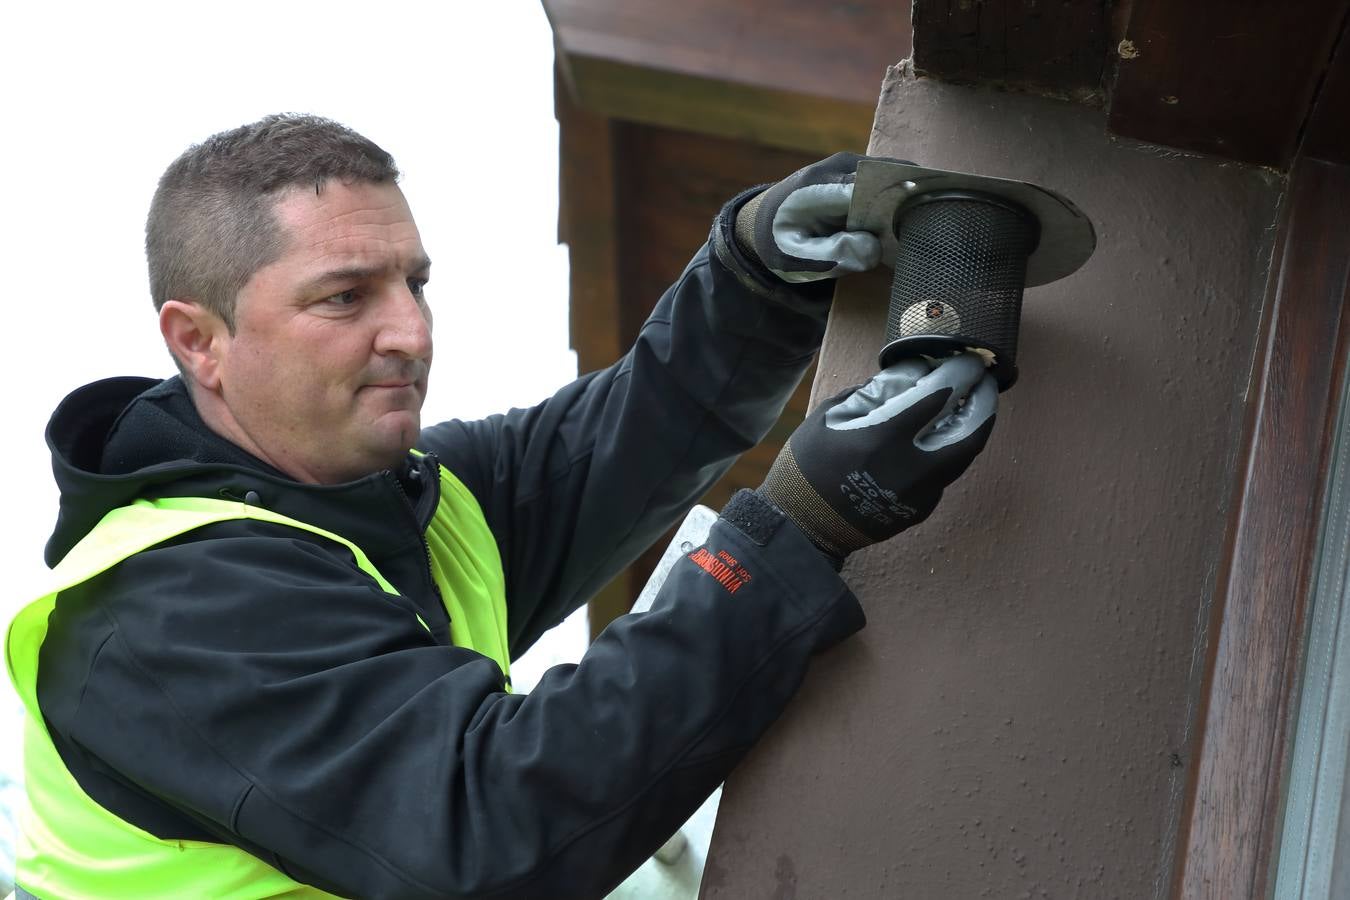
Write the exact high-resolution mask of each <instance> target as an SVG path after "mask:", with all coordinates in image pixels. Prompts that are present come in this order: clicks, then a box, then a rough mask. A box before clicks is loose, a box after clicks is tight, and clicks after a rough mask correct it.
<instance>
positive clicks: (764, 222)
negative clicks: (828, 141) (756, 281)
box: [736, 153, 881, 283]
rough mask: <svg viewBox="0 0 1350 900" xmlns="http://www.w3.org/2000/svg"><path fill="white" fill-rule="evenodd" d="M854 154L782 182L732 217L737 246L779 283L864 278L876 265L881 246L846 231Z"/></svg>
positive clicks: (868, 234)
mask: <svg viewBox="0 0 1350 900" xmlns="http://www.w3.org/2000/svg"><path fill="white" fill-rule="evenodd" d="M866 158H867V157H865V156H859V155H858V154H856V153H836V154H834V155H833V156H831V157H830V158H829V159H823V160H821V161H820V162H818V163H812V164H811V165H809V166H807V167H806V168H804V169H800V170H798V171H797V172H794V173H793V174H791V175H789V176H788V177H787V178H784V179H783V180H782V181H780V182H778V183H777V184H774V185H771V186H770V187H769V188H768V189H767V190H765V191H763V192H761V193H760V194H758V195H756V196H755V197H754V198H752V199H751V200H750V201H749V202H748V203H746V204H745V206H743V207H741V209H740V211H739V212H738V213H737V214H736V244H737V246H739V247H740V248H741V250H742V252H744V253H746V254H747V255H748V256H751V257H753V258H754V259H756V260H758V261H759V262H760V263H761V264H762V265H763V266H764V268H766V269H768V270H769V271H770V272H772V273H773V274H774V275H777V276H778V277H779V278H781V279H783V280H784V281H789V282H794V283H795V282H803V281H819V280H821V279H824V278H838V277H839V276H840V275H844V274H847V273H849V272H866V271H867V270H869V269H872V268H874V267H875V266H876V265H877V263H879V262H880V261H881V242H880V241H879V240H878V239H877V236H876V235H874V234H872V233H871V232H867V231H845V230H844V228H845V225H846V223H847V221H848V207H849V204H850V203H851V202H852V201H853V178H854V175H855V173H856V171H857V168H858V160H861V159H866Z"/></svg>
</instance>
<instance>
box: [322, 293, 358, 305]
mask: <svg viewBox="0 0 1350 900" xmlns="http://www.w3.org/2000/svg"><path fill="white" fill-rule="evenodd" d="M356 300H357V297H356V291H355V290H348V291H343V292H342V293H340V294H334V295H333V296H331V297H326V298H324V301H323V302H324V303H332V304H333V305H334V306H351V305H352V304H353V303H355V302H356Z"/></svg>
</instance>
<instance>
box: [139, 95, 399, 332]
mask: <svg viewBox="0 0 1350 900" xmlns="http://www.w3.org/2000/svg"><path fill="white" fill-rule="evenodd" d="M398 177H399V171H398V167H397V166H395V165H394V158H393V157H392V156H390V155H389V154H388V153H386V152H385V151H384V150H382V149H381V148H380V147H379V146H378V145H376V144H375V143H374V142H373V141H371V140H370V139H368V138H365V137H362V136H361V135H360V134H357V133H356V132H355V131H352V130H351V129H350V128H348V127H346V126H345V125H340V124H338V123H337V122H333V121H331V120H329V119H324V118H320V117H319V116H308V115H295V114H289V113H283V114H278V115H271V116H267V117H266V118H263V119H260V120H258V121H257V122H254V123H252V124H249V125H241V126H240V127H238V128H234V129H231V130H230V131H222V132H221V133H220V134H217V135H213V136H212V137H209V138H207V139H206V140H205V141H203V142H202V143H200V144H197V145H195V146H192V147H189V148H188V149H187V150H186V151H185V152H184V153H183V155H182V156H180V157H178V159H176V160H174V161H173V163H172V164H171V165H170V166H169V168H168V169H166V170H165V172H164V175H163V177H161V178H160V180H159V187H158V188H157V189H156V190H155V197H154V199H153V200H152V201H151V203H150V215H149V216H148V218H147V219H146V223H145V256H146V260H147V262H148V263H149V266H150V295H151V297H153V298H154V301H155V309H156V310H158V309H159V308H160V307H162V306H163V305H164V302H165V301H166V300H171V299H192V300H195V301H197V302H198V303H200V304H202V305H203V306H204V307H206V308H207V309H209V310H210V311H212V312H214V313H215V314H216V315H218V316H219V317H220V318H221V319H222V320H223V321H224V322H225V325H226V327H228V328H229V330H230V333H231V334H233V333H234V305H235V298H236V297H237V296H238V294H239V290H240V288H242V287H243V286H244V285H245V283H247V282H248V280H249V278H251V277H252V276H253V273H254V272H256V271H258V270H259V269H261V268H262V267H263V266H266V265H267V264H268V263H271V262H273V261H275V260H276V259H277V258H278V257H279V256H280V255H281V252H282V250H283V249H284V246H283V235H282V233H281V229H280V228H279V227H278V225H277V221H276V217H275V216H274V215H273V206H274V204H275V202H276V200H277V196H278V194H279V193H280V192H281V191H283V190H285V189H286V188H290V187H294V186H297V185H312V186H313V187H314V192H315V193H316V194H317V193H319V192H320V191H321V190H322V189H323V186H324V183H325V182H327V181H328V180H329V179H333V178H336V179H338V180H340V181H343V182H347V183H360V182H368V183H376V184H379V183H393V182H396V181H398Z"/></svg>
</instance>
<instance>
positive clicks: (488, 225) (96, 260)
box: [0, 0, 576, 764]
mask: <svg viewBox="0 0 1350 900" xmlns="http://www.w3.org/2000/svg"><path fill="white" fill-rule="evenodd" d="M0 29H3V32H4V34H5V42H4V43H5V49H4V52H3V53H0V84H3V85H4V86H5V87H4V90H3V92H0V108H2V109H3V121H2V122H0V129H3V132H2V133H0V164H2V167H3V169H2V170H3V172H4V176H3V177H4V180H5V189H4V190H3V192H0V200H2V201H3V210H2V214H0V241H2V243H0V246H3V248H4V272H5V276H4V278H5V291H4V295H5V297H6V298H7V303H6V304H5V309H4V312H3V321H4V323H5V325H4V336H5V341H4V346H5V352H4V353H3V354H0V365H3V367H4V368H3V371H2V372H0V375H2V376H3V381H2V382H0V383H3V385H4V386H5V389H6V396H5V407H6V409H5V414H4V420H5V426H4V436H5V444H4V472H5V478H4V482H5V488H4V494H5V499H6V503H5V512H6V514H5V515H4V516H3V517H2V518H0V529H3V531H2V532H0V540H3V544H0V546H3V547H4V548H5V554H4V562H5V567H6V576H7V577H6V588H5V590H4V591H3V593H0V622H4V621H7V620H8V616H9V614H10V612H12V611H13V610H14V609H16V608H17V606H18V605H19V604H20V603H21V602H23V601H25V600H27V599H30V595H31V594H33V593H34V592H35V591H36V590H37V589H38V587H39V585H40V584H41V583H42V580H43V576H44V574H45V571H46V570H45V568H44V566H43V565H42V562H41V553H42V547H43V544H44V543H45V541H46V538H47V535H48V534H49V532H50V528H51V524H52V522H53V521H54V519H55V513H56V491H55V488H54V486H53V485H52V482H51V475H50V471H51V470H50V463H49V457H48V453H47V449H46V446H45V444H44V442H43V430H44V428H45V426H46V422H47V417H48V416H49V415H50V413H51V410H52V409H53V408H54V406H55V405H56V404H57V403H58V402H59V401H60V399H61V398H62V397H63V396H65V394H66V393H68V392H69V391H70V390H72V389H73V388H75V387H77V386H79V385H81V384H84V383H86V382H89V381H92V380H94V379H98V378H103V377H108V376H113V375H131V374H134V375H149V376H155V377H166V376H168V375H170V374H172V373H173V367H172V363H171V362H170V360H169V357H168V355H167V352H166V351H165V350H164V348H163V345H162V344H161V342H160V338H159V334H158V331H157V328H156V323H155V316H154V312H153V308H152V306H151V303H150V296H149V291H148V288H147V278H146V273H145V257H144V252H143V248H142V235H143V228H144V223H145V213H146V209H147V207H148V205H149V202H150V196H151V193H152V192H153V191H154V188H155V184H156V182H157V180H158V178H159V175H160V173H161V172H162V171H163V170H164V168H165V166H167V165H168V164H169V162H171V161H172V160H173V159H174V158H175V157H176V156H177V155H178V154H179V153H180V152H182V150H184V149H185V148H186V147H187V146H188V145H189V144H192V143H196V142H198V141H200V140H202V139H204V138H206V137H208V136H209V135H211V134H213V133H215V132H217V131H221V130H223V129H226V128H230V127H233V126H235V125H239V124H242V123H244V122H248V121H252V120H254V119H257V118H259V117H261V116H263V115H266V114H268V113H272V112H279V111H292V112H310V113H317V114H320V115H324V116H328V117H330V118H333V119H337V120H338V121H341V122H343V123H345V124H347V125H350V126H352V127H353V128H355V129H357V130H358V131H360V132H362V133H364V134H366V135H367V136H368V137H370V138H372V139H373V140H375V141H376V142H377V143H379V144H380V145H381V146H383V147H384V148H385V149H386V150H388V151H389V152H390V153H392V154H393V155H394V158H395V159H396V160H397V161H398V164H399V167H400V168H401V169H402V170H403V173H404V176H403V182H402V185H403V190H404V192H405V194H406V195H407V196H408V200H409V203H410V204H411V207H412V210H413V214H414V216H415V218H416V219H417V223H418V226H419V228H420V230H421V233H422V240H423V244H424V245H425V246H426V248H427V251H428V253H429V254H430V255H431V257H432V260H433V270H432V276H433V277H432V283H431V285H430V287H429V289H428V290H429V296H430V298H431V302H432V304H433V306H434V308H435V309H436V333H435V338H436V364H435V367H434V369H433V371H432V378H431V389H430V392H429V395H428V398H427V405H426V410H425V413H424V421H426V422H430V421H438V420H441V419H446V418H452V417H460V418H474V417H480V416H483V415H486V414H488V413H491V412H495V411H499V410H503V409H505V408H507V407H509V406H521V405H526V404H530V403H533V402H536V401H537V400H539V399H541V398H543V397H544V396H546V395H547V394H549V393H551V392H552V391H553V390H554V389H555V388H556V387H558V386H560V385H561V384H563V383H565V382H567V381H569V380H571V378H572V377H574V376H575V373H576V362H575V357H574V356H573V354H572V353H571V351H570V350H569V349H568V338H567V262H566V249H565V248H563V247H560V246H558V245H557V244H556V220H557V159H558V153H557V126H556V123H555V122H554V119H553V100H552V92H553V75H552V67H553V50H552V40H551V34H550V31H549V28H548V24H547V22H546V20H545V18H544V14H543V11H542V8H541V6H540V4H539V3H538V2H537V0H509V2H506V0H499V2H493V3H474V4H467V3H432V2H421V3H414V2H402V0H384V2H380V3H369V2H366V3H351V2H341V0H327V2H311V0H305V2H283V0H271V2H266V3H262V2H255V0H234V2H231V3H228V4H225V3H211V4H207V3H192V2H187V3H185V2H182V0H179V2H134V3H95V2H82V3H61V2H42V3H25V4H6V5H5V12H4V13H3V14H0ZM0 680H4V681H6V682H7V679H0ZM517 683H520V679H519V678H518V679H517ZM6 693H7V685H6V687H5V688H0V697H3V696H4V695H5V694H6ZM11 721H12V720H11ZM8 730H9V729H8V727H7V723H5V722H0V734H4V733H5V732H7V731H8ZM3 743H4V744H6V745H9V744H12V743H14V742H11V741H3ZM9 749H10V747H8V746H7V747H6V748H5V749H4V750H0V764H4V763H6V762H9V760H6V759H5V757H6V756H8V753H7V752H6V751H8V750H9Z"/></svg>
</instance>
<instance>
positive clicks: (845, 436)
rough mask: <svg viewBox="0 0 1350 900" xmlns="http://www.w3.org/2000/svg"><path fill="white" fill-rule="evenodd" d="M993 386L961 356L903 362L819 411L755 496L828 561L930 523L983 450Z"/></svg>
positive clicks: (972, 358) (994, 404) (973, 359)
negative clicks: (778, 512)
mask: <svg viewBox="0 0 1350 900" xmlns="http://www.w3.org/2000/svg"><path fill="white" fill-rule="evenodd" d="M997 408H998V385H997V383H996V382H995V381H994V379H993V377H992V376H990V375H988V374H986V373H985V368H984V363H983V361H982V360H981V359H980V358H979V357H978V356H976V355H975V354H973V353H966V354H962V355H961V356H955V357H952V358H951V359H948V360H945V361H943V362H942V363H941V364H940V365H938V366H937V367H936V368H931V367H930V366H929V364H928V363H927V362H925V361H924V360H922V359H909V360H903V361H901V362H899V363H896V364H895V365H893V366H891V367H889V368H887V369H884V370H882V371H881V372H879V373H878V374H877V375H876V376H874V377H873V378H872V380H871V381H869V382H867V383H866V384H864V385H861V386H859V387H856V388H850V389H848V390H847V391H844V392H843V393H840V394H837V395H836V396H834V397H832V398H830V399H829V400H827V401H826V402H825V403H822V404H821V405H820V406H819V407H817V408H816V409H815V410H814V411H813V412H812V413H811V415H809V416H807V417H806V421H804V422H803V423H802V424H801V426H800V427H798V428H797V430H796V431H795V432H793V434H792V436H791V437H790V438H789V439H788V442H787V445H786V446H784V447H783V450H782V452H780V453H779V454H778V458H777V459H776V460H774V464H773V466H772V467H771V468H770V469H769V474H768V476H767V477H766V478H765V480H764V483H763V484H762V485H760V486H759V488H758V492H759V494H760V495H761V496H763V497H765V498H766V499H767V500H769V502H771V503H773V504H774V506H776V507H778V508H779V509H780V510H782V512H783V514H784V515H786V516H787V517H788V518H789V519H791V520H792V522H793V523H794V524H795V525H796V526H797V527H798V528H800V529H801V530H802V532H804V533H805V534H806V536H807V537H808V538H810V539H811V542H812V543H814V544H815V545H816V546H817V547H819V548H820V549H821V550H822V551H823V552H824V553H825V554H826V555H827V556H829V557H831V558H832V559H834V560H835V561H842V560H843V559H844V557H846V556H848V554H850V553H852V552H853V551H855V550H858V549H861V548H862V547H866V546H868V545H870V544H875V543H879V542H881V541H884V540H886V539H887V538H890V537H893V536H894V535H896V534H899V533H900V532H901V531H904V530H905V529H906V528H909V527H910V526H911V525H915V524H917V523H919V522H922V521H923V520H924V519H926V518H928V516H929V514H930V513H932V511H933V510H934V509H935V508H936V507H937V504H938V501H939V500H940V499H941V498H942V491H943V489H944V488H946V487H947V485H949V484H951V483H952V482H953V481H955V480H956V479H957V478H958V477H959V476H960V475H961V473H962V472H964V471H965V470H966V468H967V467H968V466H969V465H970V463H971V461H972V460H974V459H975V457H976V456H977V455H978V454H979V452H980V450H982V449H983V448H984V445H985V442H986V441H987V440H988V439H989V432H990V431H991V430H993V427H994V416H995V413H996V411H997Z"/></svg>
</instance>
